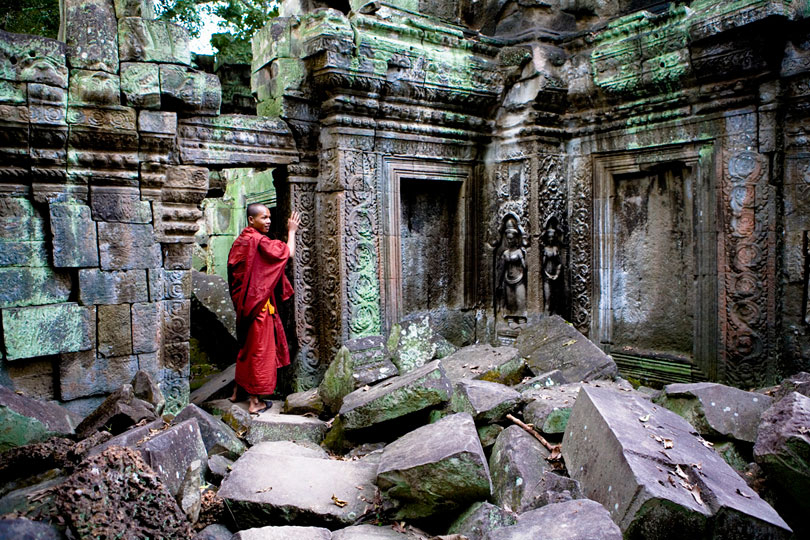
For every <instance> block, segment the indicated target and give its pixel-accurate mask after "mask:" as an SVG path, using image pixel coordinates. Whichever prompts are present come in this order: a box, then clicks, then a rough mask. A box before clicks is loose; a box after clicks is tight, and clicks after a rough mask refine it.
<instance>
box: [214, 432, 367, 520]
mask: <svg viewBox="0 0 810 540" xmlns="http://www.w3.org/2000/svg"><path fill="white" fill-rule="evenodd" d="M376 471H377V468H376V466H375V465H372V464H366V463H362V462H359V461H338V460H331V459H321V458H312V457H300V456H291V455H283V454H281V455H280V454H276V453H269V454H268V453H264V452H262V451H260V450H257V447H253V448H251V449H249V450H248V451H247V452H245V453H244V454H243V455H242V457H241V458H239V459H238V460H237V461H236V463H234V465H233V468H232V469H231V473H230V474H229V475H228V478H226V479H225V480H224V481H223V482H222V486H221V487H220V490H219V493H218V494H219V496H220V497H222V498H223V499H225V501H226V504H228V505H229V507H230V508H231V509H232V510H233V513H234V516H235V518H236V520H237V521H238V522H239V523H240V524H241V525H242V526H245V527H258V526H263V525H267V524H268V523H278V522H279V520H281V521H282V522H288V523H293V524H294V523H303V524H306V525H311V526H317V525H324V526H329V527H332V528H337V527H340V526H345V525H351V524H352V523H354V521H355V520H357V519H358V518H359V517H360V516H361V515H362V514H363V513H364V512H365V511H366V509H367V508H368V504H367V503H366V502H365V500H374V494H375V492H376V488H375V487H374V478H375V475H376ZM333 497H334V499H339V500H342V501H346V504H345V505H340V506H339V505H337V504H335V501H334V499H333ZM363 499H365V500H363Z"/></svg>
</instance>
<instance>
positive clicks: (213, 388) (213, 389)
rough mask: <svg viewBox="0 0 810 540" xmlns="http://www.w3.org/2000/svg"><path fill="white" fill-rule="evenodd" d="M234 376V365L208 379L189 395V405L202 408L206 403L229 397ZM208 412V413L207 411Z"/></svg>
mask: <svg viewBox="0 0 810 540" xmlns="http://www.w3.org/2000/svg"><path fill="white" fill-rule="evenodd" d="M235 375H236V364H232V365H231V366H229V367H228V368H226V369H224V370H223V371H222V372H221V373H218V374H216V375H214V376H213V377H211V378H210V379H208V381H206V382H205V384H203V385H202V386H200V387H199V388H197V389H196V390H194V391H193V392H192V393H191V396H190V398H189V403H193V404H194V405H197V406H202V404H203V403H205V402H206V401H212V400H214V399H217V398H223V397H226V396H230V395H231V392H233V385H234V384H235V383H234V376H235ZM209 412H210V411H209Z"/></svg>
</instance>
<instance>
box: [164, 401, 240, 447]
mask: <svg viewBox="0 0 810 540" xmlns="http://www.w3.org/2000/svg"><path fill="white" fill-rule="evenodd" d="M189 418H195V419H196V420H197V425H198V426H199V428H200V434H201V435H202V439H203V443H204V444H205V451H206V452H207V453H208V455H209V456H213V455H216V454H223V455H225V456H227V457H230V458H232V459H236V458H238V457H239V456H240V455H242V454H243V453H244V452H245V450H246V449H247V448H246V447H245V444H244V443H243V442H242V441H240V440H239V437H237V436H236V433H235V432H234V431H233V430H232V429H231V428H230V427H228V426H227V425H226V424H225V422H223V421H222V420H220V419H219V418H216V417H214V416H211V415H210V414H208V413H207V412H205V411H204V410H202V409H200V408H199V407H197V406H196V405H193V404H190V405H187V406H186V407H185V408H183V410H182V411H180V412H179V413H178V414H177V416H175V417H174V420H173V421H172V423H175V424H176V423H177V422H182V421H184V420H188V419H189Z"/></svg>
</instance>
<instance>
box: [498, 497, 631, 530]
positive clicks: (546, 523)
mask: <svg viewBox="0 0 810 540" xmlns="http://www.w3.org/2000/svg"><path fill="white" fill-rule="evenodd" d="M485 538H486V539H487V540H530V539H533V538H565V539H566V540H591V539H594V538H599V539H600V540H622V531H621V530H620V529H619V527H617V526H616V524H615V523H613V521H611V519H610V514H609V513H608V511H607V510H605V507H603V506H602V505H601V504H599V503H598V502H595V501H589V500H587V499H584V500H578V501H567V502H561V503H557V504H549V505H548V506H544V507H542V508H538V509H537V510H531V511H529V512H526V513H525V514H521V515H519V516H518V518H517V524H515V525H512V526H509V527H502V528H499V529H495V530H494V531H492V532H490V533H489V534H488V535H487V536H486V537H485Z"/></svg>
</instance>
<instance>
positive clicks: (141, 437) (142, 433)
mask: <svg viewBox="0 0 810 540" xmlns="http://www.w3.org/2000/svg"><path fill="white" fill-rule="evenodd" d="M167 427H168V426H167V424H166V422H165V421H164V420H163V419H162V418H158V419H156V420H151V421H149V422H146V423H144V424H143V425H140V426H133V427H132V428H130V429H128V430H126V431H124V432H123V433H121V434H120V435H116V436H114V437H110V438H109V439H107V440H106V441H104V442H103V443H101V444H99V445H97V446H94V447H93V448H91V449H90V451H89V452H88V454H89V455H91V456H95V455H97V454H100V453H102V452H103V451H104V450H106V449H107V448H110V447H111V446H126V447H128V448H135V447H137V446H138V445H139V443H143V442H145V441H146V440H147V439H148V438H149V437H150V436H151V435H154V434H155V433H157V432H159V431H162V430H164V429H166V428H167ZM99 433H104V432H99Z"/></svg>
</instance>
